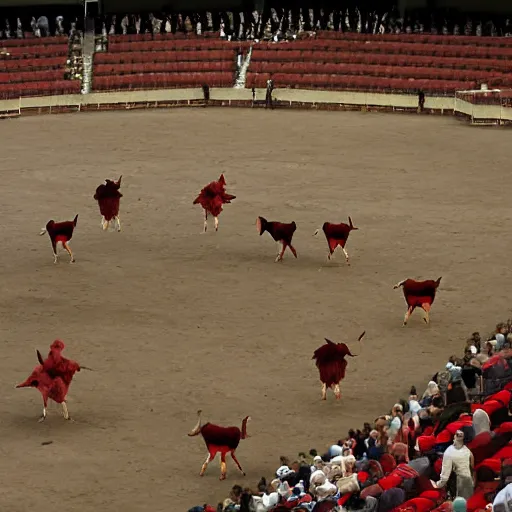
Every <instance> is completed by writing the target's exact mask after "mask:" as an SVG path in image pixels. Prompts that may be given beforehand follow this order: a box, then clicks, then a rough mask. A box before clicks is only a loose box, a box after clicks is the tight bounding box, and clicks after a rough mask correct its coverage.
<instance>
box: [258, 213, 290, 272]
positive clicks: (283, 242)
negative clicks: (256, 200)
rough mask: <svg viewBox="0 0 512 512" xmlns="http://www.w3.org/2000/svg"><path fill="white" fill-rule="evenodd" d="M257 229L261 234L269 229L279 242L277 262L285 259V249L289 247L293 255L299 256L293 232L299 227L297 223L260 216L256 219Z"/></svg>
mask: <svg viewBox="0 0 512 512" xmlns="http://www.w3.org/2000/svg"><path fill="white" fill-rule="evenodd" d="M256 229H257V230H258V233H259V235H260V236H261V235H262V234H263V233H265V231H267V232H268V233H269V234H270V236H271V237H272V238H273V239H274V240H275V241H276V242H277V258H276V260H275V261H276V263H277V262H278V261H283V255H284V251H285V250H286V248H287V247H289V248H290V251H292V253H293V255H294V256H295V257H297V251H296V250H295V247H293V245H292V238H293V234H294V233H295V230H296V229H297V224H295V222H290V223H289V224H285V223H283V222H274V221H272V222H269V221H268V220H267V219H265V218H263V217H258V218H257V219H256Z"/></svg>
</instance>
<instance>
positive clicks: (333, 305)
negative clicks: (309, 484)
mask: <svg viewBox="0 0 512 512" xmlns="http://www.w3.org/2000/svg"><path fill="white" fill-rule="evenodd" d="M0 140H1V145H2V152H1V158H0V172H1V179H2V187H1V189H0V190H1V211H2V223H3V228H2V234H3V241H2V242H3V243H2V248H3V250H2V252H1V265H0V272H1V280H2V295H1V311H0V313H1V318H2V321H1V323H0V329H1V334H2V343H3V363H2V367H3V371H2V373H1V380H2V382H1V384H2V399H1V401H0V413H1V416H0V418H1V420H0V435H1V439H2V445H1V446H2V456H1V460H0V481H1V482H2V492H1V493H0V509H1V510H5V511H9V512H18V511H20V512H22V511H27V510H33V509H37V510H39V511H41V512H46V511H50V510H54V507H59V508H61V507H64V508H66V509H67V510H77V511H80V512H92V511H94V512H97V511H102V512H118V511H120V510H122V511H123V512H132V511H134V512H135V511H137V512H139V511H141V510H148V511H151V512H160V511H162V512H163V511H166V512H168V511H171V510H172V511H173V512H174V511H176V512H179V511H181V510H187V509H188V507H190V506H192V505H195V504H201V503H204V502H207V501H208V502H210V503H214V504H216V503H217V501H218V500H220V499H223V498H224V497H225V496H226V495H227V493H228V490H229V488H230V487H231V486H232V485H233V484H234V483H244V484H246V485H250V486H253V485H255V483H256V482H257V481H258V479H259V478H260V477H261V476H262V475H265V476H269V475H270V474H271V472H272V471H274V469H275V468H276V467H277V466H278V465H279V455H281V454H286V455H289V456H291V457H294V456H296V454H297V453H298V452H299V451H303V450H308V449H310V448H312V447H316V448H317V449H318V450H323V449H324V448H325V447H326V446H327V445H329V444H331V443H332V442H333V441H335V440H337V439H338V438H339V437H340V436H342V435H344V434H346V432H347V430H348V428H350V427H356V428H357V427H359V426H361V425H362V423H363V421H366V420H370V421H371V420H373V419H374V418H375V417H376V416H377V415H378V414H381V413H384V412H386V411H387V410H388V408H389V407H390V406H391V405H392V404H393V403H394V402H395V401H396V399H397V398H399V397H400V396H406V393H407V391H408V388H409V387H410V385H411V384H415V385H416V386H418V388H422V387H423V386H424V385H425V384H426V382H427V380H428V379H429V377H430V376H431V375H432V374H433V373H435V372H436V371H437V370H438V369H440V367H441V365H443V364H444V362H445V361H446V359H447V357H448V356H449V355H450V354H451V353H452V352H456V353H459V352H460V350H461V346H462V345H463V342H464V340H465V338H466V337H467V336H468V335H469V334H470V333H471V332H473V331H474V330H481V331H482V333H483V334H487V330H488V329H489V330H490V329H491V328H492V327H493V326H494V324H495V323H496V321H497V320H499V319H502V318H506V317H507V315H508V314H509V310H510V305H509V303H508V297H509V296H510V291H509V290H508V284H507V283H508V274H509V272H510V254H509V251H510V236H509V230H510V226H511V216H512V214H511V211H510V190H509V186H508V184H509V183H510V162H511V156H512V145H511V144H510V132H508V131H500V130H495V129H482V128H477V127H466V126H463V125H460V124H459V123H457V122H456V121H455V120H454V119H452V118H450V117H444V118H438V117H429V116H416V115H411V116H408V115H387V114H363V113H348V112H347V113H328V112H300V111H293V112H287V111H284V112H283V111H273V112H269V111H251V110H241V109H240V110H239V109H237V110H221V109H195V110H191V109H183V110H171V111H152V112H148V111H145V112H142V111H138V112H126V113H101V114H83V115H62V116H55V117H54V116H44V117H32V118H21V119H17V120H12V121H5V122H2V123H0ZM221 172H224V173H225V176H226V181H227V191H228V192H229V193H232V194H235V195H236V196H237V199H236V200H235V201H234V202H233V203H232V204H229V205H226V206H225V208H224V212H223V213H222V214H221V216H220V230H219V232H218V233H215V232H214V231H213V230H209V231H208V233H207V234H204V235H202V234H201V231H202V222H203V217H202V210H201V208H200V207H199V206H197V205H196V206H193V205H192V201H193V200H194V198H195V197H196V196H197V193H198V192H199V190H200V189H201V187H202V186H204V185H205V184H207V183H208V182H209V181H211V180H213V179H217V178H218V176H219V174H220V173H221ZM120 174H122V175H123V184H122V189H121V191H122V193H123V194H124V197H123V199H122V200H121V221H122V227H123V231H122V232H121V233H116V232H108V233H105V232H103V231H102V230H101V227H100V214H99V211H98V206H97V204H96V202H95V201H94V200H93V198H92V196H93V194H94V190H95V188H96V187H97V186H98V185H99V184H100V183H101V182H102V181H103V180H104V179H105V178H107V177H108V178H117V177H118V176H119V175H120ZM75 213H78V214H79V219H78V225H77V228H76V230H75V233H74V236H73V239H72V241H71V247H72V249H73V251H74V253H75V256H76V264H75V265H70V264H69V263H68V261H69V257H68V256H67V254H65V253H64V252H63V253H62V256H61V259H60V263H59V264H58V265H54V264H53V256H52V251H51V246H50V241H49V239H48V237H47V236H44V237H39V236H37V235H38V233H39V231H40V229H41V227H42V226H44V225H45V224H46V222H47V221H48V220H49V219H51V218H53V219H54V220H56V221H59V220H71V219H72V218H73V217H74V215H75ZM258 215H262V216H264V217H266V218H267V219H268V220H279V221H282V222H290V221H292V220H295V221H296V222H297V225H298V228H297V232H296V234H295V237H294V245H295V247H296V249H297V251H298V255H299V258H298V259H297V260H295V259H294V258H293V257H292V256H291V253H289V252H288V251H287V252H286V253H285V259H284V262H283V263H281V264H276V263H274V258H275V255H276V244H275V242H274V241H273V240H271V238H270V237H269V235H268V234H264V235H263V236H262V237H259V236H258V234H257V232H256V227H255V220H256V217H257V216H258ZM348 215H350V216H351V217H352V219H353V221H354V224H355V225H356V226H357V227H359V228H360V230H359V231H354V232H353V233H352V234H351V236H350V238H349V242H348V244H347V251H348V253H349V255H350V257H351V263H352V266H351V267H347V266H346V264H345V261H344V258H343V254H342V253H341V252H340V253H338V252H337V253H336V258H335V260H334V262H330V263H327V260H326V255H327V243H326V241H325V238H323V235H322V233H320V235H319V236H317V237H313V236H312V235H313V233H314V232H315V230H316V229H317V228H318V227H320V226H321V225H322V223H323V222H324V221H331V222H342V221H343V222H347V217H348ZM439 276H443V281H442V283H441V287H440V292H439V294H438V296H437V298H436V302H435V304H434V306H433V309H432V314H431V325H430V326H429V327H427V326H426V325H424V323H423V321H422V316H421V314H420V312H419V311H416V312H415V313H414V314H413V316H412V318H411V321H410V322H409V325H408V326H407V327H406V328H402V319H403V314H404V313H405V302H404V298H403V295H402V292H401V290H393V285H394V284H395V283H396V282H398V281H400V280H402V279H405V278H407V277H412V278H417V279H430V278H434V279H435V278H437V277H439ZM364 329H366V333H367V335H366V337H365V339H364V340H363V343H364V345H363V349H362V353H361V355H360V356H359V357H357V358H354V359H350V361H349V366H348V371H347V377H346V379H345V380H344V381H343V383H342V393H343V397H342V400H341V401H339V402H336V401H335V400H334V398H333V396H332V394H329V397H328V401H327V402H322V401H321V400H320V383H319V380H318V372H317V370H316V368H315V366H314V363H313V361H312V360H311V356H312V353H313V351H314V350H315V349H316V348H317V347H318V346H320V345H321V344H322V342H323V338H324V337H329V338H331V339H333V340H335V341H345V342H348V343H349V345H350V346H351V347H352V348H353V349H354V352H359V349H358V347H357V345H356V344H355V340H356V338H357V336H358V335H359V334H360V333H361V332H362V331H363V330H364ZM55 338H61V339H62V340H63V341H64V342H65V343H66V350H65V353H64V355H66V356H67V357H71V358H73V359H77V360H78V361H79V362H80V363H82V364H84V365H87V366H91V367H92V368H93V369H94V370H95V372H85V371H83V372H81V373H79V374H77V375H76V377H75V379H74V381H73V384H72V385H71V389H70V394H69V402H68V404H69V410H70V414H71V416H72V417H74V419H75V420H76V422H75V423H69V422H66V421H64V419H63V418H62V416H61V414H60V407H58V406H57V405H56V404H54V403H52V404H51V405H50V408H49V417H48V419H47V421H46V422H45V423H43V424H40V423H38V422H37V420H38V418H39V417H40V415H41V412H42V400H41V397H40V394H39V393H38V392H37V390H34V389H14V386H15V384H16V383H18V382H21V381H23V380H24V379H25V378H26V377H27V376H28V375H29V373H30V372H31V370H32V369H33V367H34V366H35V365H36V364H37V359H36V353H35V349H36V348H39V349H40V350H41V351H42V352H43V354H46V353H47V351H48V347H49V345H50V343H51V342H52V341H53V340H54V339H55ZM199 408H201V409H203V411H204V412H203V415H204V421H211V422H213V423H218V424H221V425H225V426H228V425H237V426H240V423H241V420H242V418H243V417H244V416H245V415H247V414H248V415H251V417H252V421H251V422H250V423H249V434H250V435H251V437H250V438H248V439H247V440H243V441H241V443H240V446H239V448H238V450H237V456H238V459H239V460H240V463H241V464H242V466H243V468H244V470H245V471H246V473H247V477H245V478H243V477H241V475H240V474H239V473H238V470H237V469H236V467H235V465H234V464H233V462H232V460H231V459H230V458H229V457H228V478H227V480H226V481H224V482H219V480H218V477H219V460H218V459H216V460H215V461H214V462H213V463H211V464H210V466H209V468H208V471H207V473H206V475H205V477H203V478H200V477H199V476H198V473H199V470H200V468H201V464H202V462H203V461H204V458H205V456H206V448H205V445H204V443H203V441H202V439H201V438H200V437H194V438H189V437H187V433H188V432H189V431H190V430H191V429H192V427H193V426H194V424H195V421H196V411H197V409H199ZM49 441H53V442H52V443H51V444H45V445H42V443H46V442H49Z"/></svg>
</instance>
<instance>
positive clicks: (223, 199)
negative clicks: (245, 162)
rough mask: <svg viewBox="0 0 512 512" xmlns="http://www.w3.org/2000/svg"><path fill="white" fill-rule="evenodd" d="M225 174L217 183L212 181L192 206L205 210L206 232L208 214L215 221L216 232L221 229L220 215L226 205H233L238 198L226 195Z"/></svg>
mask: <svg viewBox="0 0 512 512" xmlns="http://www.w3.org/2000/svg"><path fill="white" fill-rule="evenodd" d="M225 187H226V180H225V179H224V174H221V175H220V178H219V179H218V180H217V181H212V182H211V183H209V184H208V185H206V187H204V188H203V189H202V190H201V192H200V193H199V195H198V196H197V197H196V198H195V199H194V202H193V203H192V204H200V205H201V206H202V207H203V209H204V232H206V229H207V228H208V214H210V215H212V216H213V217H214V219H215V231H218V229H219V218H218V217H219V215H220V213H221V212H222V206H223V205H224V204H228V203H231V201H233V199H236V196H232V195H231V194H228V193H226V191H225Z"/></svg>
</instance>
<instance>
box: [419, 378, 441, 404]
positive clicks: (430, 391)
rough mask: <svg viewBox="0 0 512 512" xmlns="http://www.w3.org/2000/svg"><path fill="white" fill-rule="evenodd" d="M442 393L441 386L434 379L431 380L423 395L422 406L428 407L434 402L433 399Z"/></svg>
mask: <svg viewBox="0 0 512 512" xmlns="http://www.w3.org/2000/svg"><path fill="white" fill-rule="evenodd" d="M439 394H440V392H439V388H438V386H437V384H436V382H434V381H433V380H431V381H430V382H429V383H428V385H427V389H426V390H425V392H424V393H423V396H422V397H421V401H420V405H421V406H422V407H428V406H429V405H430V404H431V403H432V399H433V398H434V397H435V396H438V395H439Z"/></svg>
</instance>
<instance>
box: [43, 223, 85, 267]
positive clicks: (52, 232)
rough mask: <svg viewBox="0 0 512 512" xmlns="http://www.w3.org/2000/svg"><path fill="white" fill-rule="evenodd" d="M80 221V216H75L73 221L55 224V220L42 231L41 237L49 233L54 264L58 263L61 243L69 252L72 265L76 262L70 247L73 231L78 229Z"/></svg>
mask: <svg viewBox="0 0 512 512" xmlns="http://www.w3.org/2000/svg"><path fill="white" fill-rule="evenodd" d="M77 221H78V214H77V215H75V218H74V219H73V220H68V221H65V222H55V221H54V220H49V221H48V222H47V224H46V226H45V227H44V228H43V229H42V230H41V233H39V235H41V236H42V235H44V234H45V233H48V236H49V237H50V240H51V242H52V249H53V262H54V263H57V259H58V256H57V245H58V244H59V242H60V243H61V244H62V247H64V249H66V251H67V252H68V254H69V256H70V258H71V261H70V263H74V262H75V257H74V256H73V253H72V252H71V248H70V247H69V241H70V240H71V238H72V237H73V231H74V229H75V227H76V223H77Z"/></svg>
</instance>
